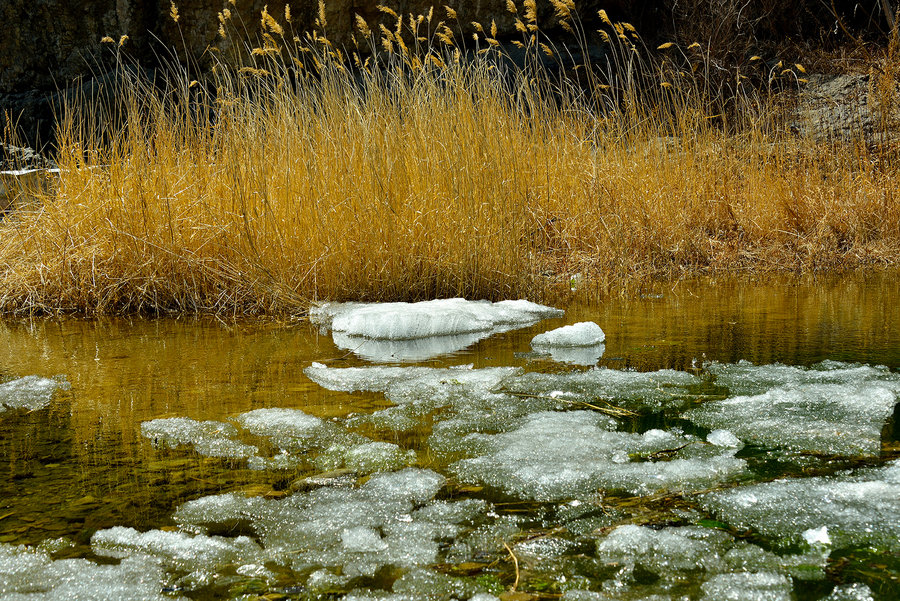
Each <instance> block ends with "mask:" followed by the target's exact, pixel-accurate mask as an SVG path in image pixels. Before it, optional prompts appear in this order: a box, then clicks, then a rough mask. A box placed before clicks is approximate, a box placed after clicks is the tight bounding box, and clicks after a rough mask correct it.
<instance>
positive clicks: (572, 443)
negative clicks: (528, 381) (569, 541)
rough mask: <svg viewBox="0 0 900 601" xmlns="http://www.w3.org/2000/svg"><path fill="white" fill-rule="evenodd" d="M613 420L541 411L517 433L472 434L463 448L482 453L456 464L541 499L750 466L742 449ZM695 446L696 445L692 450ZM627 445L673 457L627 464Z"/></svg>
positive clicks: (634, 488) (666, 485)
mask: <svg viewBox="0 0 900 601" xmlns="http://www.w3.org/2000/svg"><path fill="white" fill-rule="evenodd" d="M615 425H616V423H615V420H612V419H611V418H608V417H605V416H602V415H600V414H598V413H593V412H587V411H573V412H554V411H546V412H540V413H535V414H532V415H530V416H528V417H527V418H526V419H525V421H524V422H523V423H522V425H521V427H519V428H518V429H516V430H513V431H510V432H505V433H501V434H496V435H480V434H472V435H469V436H467V437H466V438H464V439H463V441H462V442H463V443H464V446H468V447H469V448H470V449H474V450H475V451H476V452H477V453H479V456H477V457H474V458H471V459H463V460H461V461H459V462H457V463H455V464H453V465H452V466H451V469H452V470H453V471H454V472H456V473H457V475H458V476H459V477H460V479H461V480H463V481H465V482H475V483H481V484H486V485H488V486H492V487H495V488H498V489H500V490H503V491H505V492H506V493H508V494H511V495H517V496H520V497H524V498H529V499H535V500H540V501H552V500H560V499H565V498H569V497H574V496H580V495H586V494H591V493H593V492H595V491H596V490H597V489H599V488H609V489H622V490H627V491H629V492H632V493H635V494H648V493H650V492H655V491H659V490H696V489H698V488H703V487H707V486H711V485H714V484H716V483H720V482H722V481H725V480H728V479H731V478H734V477H736V476H738V475H739V474H741V473H742V472H743V471H744V469H745V462H744V461H743V460H741V459H736V458H734V457H733V454H734V453H735V452H736V449H721V448H719V447H713V446H712V445H705V443H702V442H700V441H698V440H696V439H693V438H689V437H684V436H681V435H677V434H673V433H670V432H663V431H659V430H651V431H649V432H647V433H645V434H643V435H640V434H632V433H628V432H613V431H610V430H612V429H613V428H614V427H615ZM693 446H697V449H689V448H688V447H693ZM703 447H707V448H703ZM623 450H624V451H626V452H628V453H632V454H635V455H644V456H648V457H650V458H652V456H653V455H654V454H656V453H660V452H662V453H663V455H664V456H665V458H666V459H668V460H666V461H640V462H638V461H627V459H626V460H625V462H623V457H622V455H621V451H623ZM670 456H673V457H671V458H670Z"/></svg>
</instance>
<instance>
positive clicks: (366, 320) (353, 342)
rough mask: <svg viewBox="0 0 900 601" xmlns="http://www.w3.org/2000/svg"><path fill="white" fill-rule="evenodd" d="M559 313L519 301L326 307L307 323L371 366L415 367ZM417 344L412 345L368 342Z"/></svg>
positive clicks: (463, 301)
mask: <svg viewBox="0 0 900 601" xmlns="http://www.w3.org/2000/svg"><path fill="white" fill-rule="evenodd" d="M562 315H563V311H561V310H559V309H553V308H552V307H545V306H543V305H538V304H536V303H532V302H529V301H525V300H519V301H501V302H498V303H491V302H488V301H468V300H465V299H461V298H452V299H438V300H431V301H423V302H419V303H371V304H366V303H327V304H325V305H322V306H320V307H318V308H315V309H313V311H312V312H311V314H310V319H311V320H312V321H313V323H318V324H320V325H322V326H324V327H328V328H331V329H332V330H333V336H334V341H335V344H337V346H339V347H341V348H344V349H349V350H352V351H354V352H355V353H357V354H359V355H360V356H362V357H364V358H367V359H370V360H374V361H421V360H424V359H428V358H431V357H434V356H437V355H441V354H447V353H452V352H456V351H458V350H461V349H463V348H465V347H467V346H469V345H471V344H473V343H475V342H477V341H478V340H480V339H482V338H485V337H487V336H490V335H492V334H494V333H498V332H502V331H506V330H510V329H513V328H516V327H523V326H526V325H531V324H533V323H537V322H538V321H540V320H541V319H545V318H547V317H560V316H562ZM372 340H375V341H410V340H422V342H421V343H415V344H403V343H401V344H384V343H376V344H372V343H370V342H369V341H372Z"/></svg>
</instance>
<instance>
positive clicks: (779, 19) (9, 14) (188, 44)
mask: <svg viewBox="0 0 900 601" xmlns="http://www.w3.org/2000/svg"><path fill="white" fill-rule="evenodd" d="M288 3H289V4H290V7H291V15H292V19H291V23H290V25H289V26H290V27H291V28H292V29H293V31H294V32H300V31H304V30H309V29H310V28H311V27H312V26H313V24H314V22H315V19H316V17H317V15H318V0H295V1H293V2H288ZM382 3H383V4H385V5H388V6H390V7H391V8H393V9H394V10H396V11H397V13H399V14H401V15H404V16H406V15H409V14H410V13H412V14H413V15H418V14H425V13H427V12H428V9H429V8H430V7H431V6H432V5H433V4H434V5H435V13H434V20H435V22H437V21H439V20H444V21H448V22H449V19H447V15H446V12H445V10H444V4H445V3H444V2H440V1H438V2H433V1H432V0H385V1H384V2H382V1H381V0H326V6H325V16H326V19H327V28H326V33H327V36H328V37H329V39H330V40H331V41H332V42H333V43H335V44H336V45H338V46H347V45H349V43H350V36H351V33H352V32H353V31H354V19H355V15H357V14H359V15H360V16H362V17H363V18H364V19H366V21H368V22H369V24H370V26H371V28H372V29H373V30H376V31H377V25H378V23H380V22H383V23H385V24H386V25H392V23H391V21H392V19H391V18H390V17H388V16H386V15H384V14H383V13H381V12H380V11H379V10H378V8H377V5H378V4H382ZM285 4H286V2H285V0H175V5H176V6H177V8H178V15H179V19H178V22H177V23H176V22H175V21H174V20H173V19H172V18H171V15H170V11H171V6H172V3H171V1H170V0H2V2H0V20H2V34H0V128H9V127H10V126H13V127H15V128H16V129H18V131H19V132H20V135H21V136H22V137H23V139H22V142H23V143H26V144H29V145H35V144H36V143H37V144H40V143H41V142H47V141H48V140H49V139H50V136H51V131H52V122H53V106H54V102H55V98H56V97H57V95H58V90H60V89H62V88H69V87H72V86H75V87H76V88H77V86H78V85H79V84H78V79H79V78H80V79H81V80H83V81H87V80H89V79H92V78H95V77H97V76H102V75H103V74H105V73H108V72H109V71H110V70H111V69H112V68H113V67H114V65H115V63H116V54H117V52H121V53H124V54H126V55H128V56H130V57H131V58H132V59H134V60H136V61H137V62H138V63H139V64H140V65H142V66H143V67H146V68H151V67H153V66H154V65H155V64H157V63H159V62H160V61H168V62H171V61H173V60H176V59H177V60H178V61H179V62H185V61H187V62H191V63H192V64H194V65H196V66H199V67H200V68H202V67H203V64H204V61H205V58H204V57H207V58H208V55H207V54H206V53H207V49H208V48H210V47H212V46H219V47H220V48H222V49H223V50H227V48H228V46H229V45H231V44H243V43H244V41H246V40H255V39H256V38H257V36H258V33H259V30H260V18H259V15H260V11H261V10H262V9H263V7H264V6H267V7H268V11H269V13H270V14H272V15H273V16H274V17H276V18H277V19H278V20H279V21H280V22H282V23H283V24H286V23H285V20H284V14H285V12H284V9H285ZM446 4H449V5H450V6H452V7H453V8H454V9H455V10H456V11H457V13H458V23H459V24H460V27H461V32H462V33H464V34H467V33H468V32H469V31H471V27H470V25H469V24H470V23H471V22H472V21H478V22H480V23H484V24H486V25H489V24H490V23H491V21H496V24H497V27H498V30H499V35H500V37H504V36H511V37H512V36H515V37H518V34H516V33H515V30H514V18H513V16H512V15H511V14H510V13H509V12H508V11H507V10H506V0H447V1H446ZM575 4H576V8H577V13H578V14H579V15H580V17H581V18H582V19H583V20H584V29H585V31H586V32H588V33H589V34H592V33H593V32H594V30H595V29H596V27H597V10H598V9H600V8H603V9H605V10H606V11H607V12H608V13H609V15H610V17H611V18H612V19H614V20H626V21H629V22H631V23H633V24H634V25H635V26H636V27H637V28H638V30H639V31H640V32H641V33H642V35H644V37H645V38H648V39H649V40H650V41H651V42H652V41H653V40H654V39H655V38H657V37H660V36H662V37H665V38H666V39H675V40H677V41H678V42H688V43H690V42H693V41H697V39H699V40H700V41H707V42H712V41H713V40H712V37H714V36H712V33H717V34H723V35H724V39H723V40H722V46H723V48H730V54H735V53H737V54H741V53H744V52H745V50H746V48H744V47H743V46H747V45H748V44H754V43H756V42H757V41H759V40H762V39H763V38H766V39H769V40H777V39H779V37H780V38H781V39H784V38H785V37H787V36H792V37H797V36H806V37H809V38H810V39H811V40H812V38H813V37H815V36H819V38H818V40H812V41H813V42H816V41H821V39H822V37H821V36H822V32H826V33H827V32H831V31H832V30H834V31H837V29H836V17H835V16H834V15H832V14H830V13H829V11H827V10H825V11H823V10H822V8H821V3H814V2H809V1H806V0H800V1H799V2H798V1H796V0H765V1H763V2H751V3H747V2H744V1H743V0H741V1H739V0H715V1H714V2H710V1H709V0H649V1H645V2H635V1H633V0H575ZM517 5H519V7H520V10H521V7H522V2H521V0H519V1H518V2H517ZM537 6H538V15H539V21H540V23H541V24H542V26H549V27H550V28H551V29H552V27H553V25H554V20H553V8H552V5H551V3H550V2H549V1H548V0H538V1H537ZM834 6H835V7H836V8H837V10H838V12H839V13H841V14H842V15H845V16H846V18H845V19H844V20H845V22H846V25H847V26H848V27H850V28H854V27H855V25H856V23H857V21H859V20H860V19H862V18H863V17H865V19H867V20H866V21H865V23H867V24H868V27H870V29H871V28H874V29H876V30H878V31H881V30H882V29H883V23H884V22H885V20H884V15H883V14H881V12H880V11H881V10H882V9H881V7H882V1H881V0H867V1H853V2H850V0H835V3H834ZM225 8H228V9H229V10H231V12H232V13H233V14H234V15H235V17H234V19H233V21H232V24H233V27H232V28H231V32H232V35H230V36H229V38H228V39H226V40H222V39H220V38H219V37H218V36H217V30H218V27H219V19H218V15H219V13H220V12H221V11H222V10H223V9H225ZM861 15H862V16H861ZM449 24H452V23H449ZM286 25H287V24H286ZM854 30H855V31H859V29H858V28H856V29H854ZM710 32H712V33H710ZM876 33H877V32H876ZM882 33H883V32H882ZM123 35H127V36H128V39H127V41H125V42H124V43H123V44H122V47H121V48H118V47H117V42H118V41H119V40H120V38H121V36H123ZM104 36H108V37H109V38H112V39H113V40H114V43H106V44H104V43H101V38H103V37H104ZM695 37H696V38H697V39H694V38H695ZM719 37H722V35H719ZM736 42H740V43H736ZM736 46H742V47H741V48H736ZM725 54H726V55H727V54H729V52H725Z"/></svg>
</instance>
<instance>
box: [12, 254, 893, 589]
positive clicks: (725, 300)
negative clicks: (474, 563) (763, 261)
mask: <svg viewBox="0 0 900 601" xmlns="http://www.w3.org/2000/svg"><path fill="white" fill-rule="evenodd" d="M898 278H900V272H897V271H888V272H872V273H865V274H859V273H858V274H849V275H842V276H828V277H819V278H813V277H806V278H802V279H797V278H773V279H765V280H759V281H751V280H746V279H745V280H728V281H725V280H718V281H703V282H680V283H678V284H669V285H665V286H658V287H656V288H654V289H652V290H647V291H644V292H641V293H635V294H633V295H631V296H626V297H622V298H619V297H612V298H608V299H606V300H604V301H602V302H599V303H592V304H579V303H573V304H571V305H570V306H568V307H567V308H566V309H567V312H566V317H565V318H563V319H558V320H546V321H544V322H541V323H540V324H538V325H536V326H534V327H531V328H525V329H522V330H516V331H513V332H509V333H506V334H501V335H497V336H494V337H492V338H490V339H488V340H484V341H482V342H480V343H478V344H476V345H475V346H473V347H472V348H469V349H467V350H465V351H461V352H459V353H456V354H453V355H451V356H444V357H440V358H438V359H435V360H432V361H430V362H428V364H429V365H435V366H445V365H458V364H466V363H473V364H475V366H476V367H486V366H501V365H512V366H523V367H525V368H526V369H529V370H535V369H536V370H549V369H552V370H559V369H568V368H564V367H561V366H558V365H556V364H552V363H551V362H550V361H549V360H547V359H542V358H536V357H534V356H532V355H530V354H529V353H528V351H529V350H530V348H529V341H530V340H531V338H532V337H533V336H534V335H535V334H536V333H538V332H541V331H545V330H548V329H550V328H552V327H557V326H559V325H563V324H565V323H574V322H577V321H584V320H592V321H596V322H597V323H598V324H600V325H601V326H602V327H603V329H604V331H605V332H606V334H607V341H606V352H605V354H604V356H603V358H602V359H601V360H600V363H599V364H600V365H605V366H608V367H612V368H617V369H623V368H634V369H638V370H655V369H660V368H664V367H668V368H675V369H692V368H693V367H695V366H697V365H701V364H702V363H703V362H704V361H711V360H716V361H720V362H734V361H738V360H741V359H746V360H749V361H751V362H753V363H756V364H766V363H773V362H781V363H786V364H794V365H810V364H813V363H816V362H819V361H822V360H825V359H832V360H839V361H849V362H860V363H869V364H880V365H887V366H889V367H891V368H892V369H895V370H896V369H900V285H898V281H900V280H898ZM0 349H3V351H2V352H0V381H5V380H9V379H13V378H18V377H21V376H25V375H30V374H36V375H40V376H55V375H64V376H65V377H66V378H67V379H68V381H69V382H70V383H71V389H70V390H68V391H63V392H59V393H57V394H56V396H55V397H54V400H53V402H52V403H51V405H50V406H49V407H47V408H45V409H40V410H36V411H32V412H25V411H15V410H13V411H7V412H5V413H2V414H0V468H2V470H3V472H4V474H3V477H2V478H0V542H7V543H15V544H19V543H24V544H29V545H34V544H38V543H40V542H42V541H45V540H47V539H52V538H57V537H62V536H65V537H68V538H70V539H72V540H74V541H75V543H76V544H75V546H73V547H71V548H68V549H66V550H65V551H63V552H61V554H60V555H57V557H71V556H85V557H91V553H90V546H89V540H90V536H91V535H92V534H93V533H94V532H95V531H96V530H98V529H102V528H108V527H111V526H115V525H124V526H132V527H134V528H137V529H138V530H142V531H143V530H147V529H150V528H160V527H165V526H168V525H172V522H171V520H170V516H171V514H172V512H173V510H174V509H175V507H177V506H178V505H179V504H181V503H183V502H184V501H186V500H189V499H194V498H197V497H200V496H203V495H207V494H214V493H219V492H224V491H232V490H244V491H247V492H249V493H251V494H262V495H268V496H280V495H284V494H287V491H288V490H289V487H290V484H291V482H292V481H294V480H296V478H298V477H299V476H302V475H303V474H300V473H278V474H277V475H273V473H271V472H254V471H251V470H248V469H246V467H245V464H244V462H230V461H228V460H220V459H208V458H202V457H199V456H198V455H196V454H194V453H193V452H190V451H184V452H182V451H160V450H156V449H153V448H152V447H151V446H150V444H149V443H148V441H146V440H143V439H142V438H141V436H140V424H141V422H142V421H146V420H150V419H155V418H160V417H176V416H186V417H191V418H194V419H219V420H222V419H225V420H227V418H229V417H233V416H235V415H237V414H239V413H241V412H246V411H249V410H252V409H258V408H262V407H292V408H299V409H302V410H303V411H306V412H307V413H310V414H313V415H316V416H319V417H326V418H327V417H340V416H346V415H348V414H350V413H354V412H368V411H372V410H374V409H375V408H381V407H384V406H386V401H384V399H383V397H382V396H381V395H368V394H345V393H337V392H330V391H327V390H324V389H322V388H320V387H319V386H317V385H316V384H314V383H312V382H311V381H309V380H308V379H307V378H306V377H305V376H304V375H303V373H302V370H303V368H305V367H307V366H309V364H310V363H311V362H313V361H318V362H323V363H327V364H328V365H329V366H332V367H338V366H357V365H365V364H366V363H365V362H364V361H362V360H360V359H357V358H356V357H354V356H353V355H352V354H348V353H347V352H346V351H342V350H340V349H338V348H336V347H335V346H334V344H333V343H332V341H331V337H330V335H328V334H322V333H320V332H318V330H317V329H316V328H314V327H313V326H311V325H310V324H308V323H306V322H305V321H297V322H292V323H272V322H266V321H239V322H222V321H219V320H215V319H210V318H205V319H187V318H185V319H157V320H144V319H123V318H120V319H101V320H90V321H86V320H78V319H40V320H29V321H23V320H7V321H2V322H0ZM426 428H427V426H425V425H423V429H422V431H421V432H414V433H413V434H411V435H409V436H406V437H403V438H400V439H393V438H391V439H390V440H391V441H392V442H399V443H401V444H402V445H403V446H405V447H407V448H414V449H423V448H424V445H423V441H424V439H425V438H426V437H427V434H428V431H427V429H426ZM381 435H382V436H388V434H385V433H381ZM884 455H885V457H896V456H897V449H896V444H893V443H892V442H891V441H889V440H888V441H886V443H885V454H884ZM462 494H466V493H465V491H463V493H462ZM656 503H657V505H653V503H647V504H646V505H644V506H640V505H636V506H634V507H632V509H633V513H634V515H635V516H641V519H640V521H641V523H653V522H654V520H659V522H660V523H664V522H666V521H667V520H668V519H669V518H668V517H667V516H666V513H665V512H666V507H661V506H659V503H658V501H657V502H656ZM533 509H534V511H538V508H537V507H534V508H533ZM510 510H511V511H526V512H527V511H530V510H532V508H530V507H529V506H527V504H525V505H522V506H521V507H513V508H510ZM881 561H882V560H881V559H880V558H877V557H876V558H864V559H859V560H854V562H851V563H852V565H851V568H848V569H852V570H855V571H856V572H861V571H862V572H864V571H865V570H866V569H868V568H867V566H875V567H872V568H871V573H869V574H864V575H863V576H858V575H857V576H853V577H852V578H851V580H852V579H853V578H859V579H861V580H863V581H866V582H868V583H869V584H870V585H873V588H875V589H876V590H881V591H885V594H893V591H898V590H900V589H898V587H897V580H898V574H897V572H896V570H894V569H893V568H890V569H882V568H880V567H878V566H881V565H882V563H881ZM888 563H889V564H890V565H891V566H896V565H897V558H890V559H889V561H888ZM848 574H849V572H848V573H847V574H844V576H848ZM839 576H840V575H839ZM539 588H540V587H539V583H532V590H533V591H535V592H540V591H539V590H538V589H539ZM885 598H887V597H885Z"/></svg>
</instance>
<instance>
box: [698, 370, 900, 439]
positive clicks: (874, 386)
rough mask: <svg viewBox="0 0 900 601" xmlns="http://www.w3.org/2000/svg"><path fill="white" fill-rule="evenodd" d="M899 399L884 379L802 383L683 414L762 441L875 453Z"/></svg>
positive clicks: (703, 422) (725, 401)
mask: <svg viewBox="0 0 900 601" xmlns="http://www.w3.org/2000/svg"><path fill="white" fill-rule="evenodd" d="M896 404H897V393H896V392H894V391H893V390H891V389H890V388H886V387H884V386H883V385H882V383H880V382H861V383H850V384H798V385H791V386H786V387H781V388H775V389H772V390H769V391H767V392H764V393H762V394H758V395H754V396H738V397H733V398H729V399H725V400H722V401H712V402H709V403H706V404H705V405H702V406H701V407H698V408H696V409H692V410H690V411H687V412H686V413H685V414H684V417H686V418H687V419H690V420H692V421H694V422H695V423H698V424H700V425H702V426H705V427H707V428H728V429H729V430H731V431H732V432H733V433H734V434H735V435H736V436H737V437H738V438H740V439H742V440H744V441H747V442H753V443H755V444H759V445H764V446H774V447H779V448H783V449H787V450H790V451H813V452H818V453H829V454H842V455H870V456H871V455H878V454H879V453H880V451H881V430H882V428H883V427H884V423H885V420H887V418H888V417H890V415H891V413H892V412H893V410H894V405H896Z"/></svg>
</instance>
